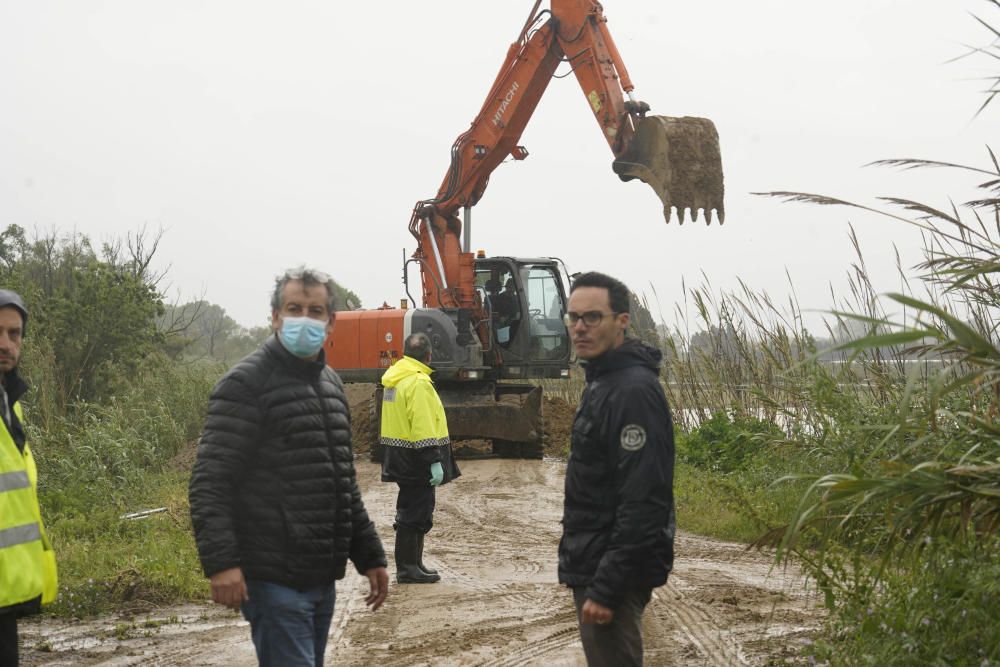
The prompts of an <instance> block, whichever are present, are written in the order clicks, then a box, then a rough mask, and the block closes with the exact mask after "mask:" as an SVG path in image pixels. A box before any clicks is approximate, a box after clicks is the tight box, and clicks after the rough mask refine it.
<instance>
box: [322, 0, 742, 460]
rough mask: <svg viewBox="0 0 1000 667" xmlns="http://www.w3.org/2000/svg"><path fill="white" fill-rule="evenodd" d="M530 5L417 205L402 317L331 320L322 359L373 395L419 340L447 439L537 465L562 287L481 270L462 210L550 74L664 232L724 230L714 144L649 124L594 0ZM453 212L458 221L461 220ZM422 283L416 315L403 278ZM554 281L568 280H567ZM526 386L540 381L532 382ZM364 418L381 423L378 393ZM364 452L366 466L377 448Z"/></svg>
mask: <svg viewBox="0 0 1000 667" xmlns="http://www.w3.org/2000/svg"><path fill="white" fill-rule="evenodd" d="M540 7H541V0H537V1H536V2H535V4H534V7H533V8H532V10H531V13H530V15H529V17H528V20H527V21H526V22H525V24H524V27H523V28H522V29H521V32H520V35H519V36H518V39H517V41H515V42H514V43H513V44H511V46H510V49H509V50H508V52H507V57H506V59H505V60H504V62H503V65H502V66H501V68H500V72H499V74H498V75H497V77H496V80H495V81H494V82H493V86H492V87H491V88H490V91H489V94H488V95H487V97H486V101H485V103H484V104H483V107H482V109H481V110H480V111H479V113H478V115H477V116H476V118H475V120H473V121H472V125H471V127H470V128H469V129H468V130H467V131H465V132H463V133H462V134H460V135H459V136H458V138H457V139H456V140H455V142H454V143H453V144H452V147H451V164H450V167H449V168H448V172H447V173H446V174H445V178H444V181H443V182H442V183H441V186H440V188H439V189H438V192H437V195H436V196H435V197H434V198H433V199H425V200H422V201H419V202H417V204H416V206H415V207H414V209H413V213H412V215H411V216H410V224H409V230H410V233H411V234H412V235H413V237H414V238H415V239H416V242H417V249H416V251H415V252H414V253H413V255H412V256H411V258H409V259H406V260H405V261H404V263H403V282H404V285H405V288H406V294H407V297H409V298H408V299H402V300H401V303H400V307H399V308H393V307H390V306H388V305H385V306H383V307H382V308H380V309H376V310H360V311H348V312H341V313H338V315H337V321H336V326H335V327H334V330H333V333H332V334H331V336H330V338H329V339H328V340H327V341H326V355H327V356H326V358H327V360H328V363H329V364H330V366H332V367H333V368H334V369H336V370H337V372H338V373H339V374H340V375H341V377H342V378H343V379H344V380H345V381H346V382H373V383H377V382H378V380H379V379H380V378H381V376H382V373H384V372H385V370H386V368H388V367H389V366H390V365H392V363H393V362H394V361H395V360H397V359H399V358H401V357H402V355H403V341H404V339H405V337H406V336H407V335H409V334H410V333H415V332H418V331H419V332H424V333H426V334H427V335H428V336H429V337H430V339H431V343H432V346H433V359H432V362H431V366H432V367H433V368H434V369H435V374H434V379H435V383H436V385H437V388H438V393H439V394H440V396H441V399H442V402H443V403H444V405H445V411H446V414H447V418H448V427H449V432H450V434H451V437H452V439H453V440H463V439H478V440H489V441H491V442H492V448H493V452H494V453H495V454H496V455H499V456H514V457H526V458H540V457H541V455H542V447H543V443H542V435H543V425H542V390H541V387H540V386H539V385H538V383H537V380H540V379H544V378H567V377H569V364H570V341H569V335H568V332H567V330H566V327H565V325H564V324H563V321H562V317H563V313H564V312H565V307H566V297H567V294H566V288H565V286H564V283H563V280H562V278H561V276H562V273H561V272H560V262H559V260H557V259H554V258H549V257H528V258H523V257H487V256H484V255H483V254H482V253H480V254H478V255H476V254H473V252H472V251H471V246H470V235H471V211H472V207H473V206H475V205H476V204H477V203H478V202H479V200H480V199H481V198H482V196H483V193H484V191H485V190H486V185H487V183H488V181H489V177H490V174H491V173H492V172H493V170H494V169H495V168H496V167H497V166H498V165H499V164H500V163H501V162H503V161H504V160H506V159H507V158H508V157H512V158H513V159H514V160H523V159H525V158H526V157H527V156H528V152H527V150H525V148H524V147H523V146H520V145H519V144H518V141H519V139H520V137H521V134H522V133H523V131H524V129H525V126H526V125H527V123H528V120H529V119H530V118H531V116H532V113H533V112H534V110H535V107H536V106H537V105H538V102H539V100H540V99H541V97H542V95H543V93H544V92H545V89H546V87H547V86H548V84H549V81H551V79H552V78H553V75H554V74H555V71H556V68H557V67H559V65H560V64H562V63H564V62H565V63H568V64H569V67H571V68H572V71H573V74H574V75H575V76H576V79H577V81H578V82H579V83H580V86H581V88H582V89H583V94H584V97H585V99H586V101H587V105H588V106H589V108H590V110H591V112H592V113H593V115H594V118H595V120H596V121H597V123H598V125H599V126H600V130H601V134H602V135H603V136H604V139H605V140H606V141H607V142H608V145H609V146H610V148H611V152H612V153H613V155H614V161H613V163H612V169H613V170H614V172H615V173H616V174H618V176H619V178H621V179H622V180H623V181H629V180H632V179H636V178H637V179H639V180H641V181H643V182H645V183H647V184H649V185H650V186H651V187H652V188H653V190H655V191H656V193H657V195H658V196H659V198H660V200H661V201H662V202H663V213H664V217H665V218H666V221H667V222H669V221H670V219H671V217H672V215H676V217H677V218H678V220H679V222H680V223H682V224H683V222H684V219H685V216H686V214H689V215H690V217H691V219H692V220H697V218H698V215H699V212H701V213H702V215H704V218H705V221H706V222H707V223H711V220H712V216H713V211H714V212H715V214H716V215H717V217H718V219H719V222H720V223H721V222H722V221H723V220H724V219H725V209H724V206H723V179H722V160H721V156H720V150H719V139H718V134H717V132H716V130H715V126H714V125H713V124H712V122H711V121H710V120H707V119H704V118H693V117H681V118H673V117H667V116H652V115H647V112H648V111H649V106H648V105H647V104H646V103H644V102H640V101H638V100H637V99H636V98H635V96H634V94H633V89H634V86H633V84H632V81H631V79H630V78H629V75H628V72H627V70H626V69H625V65H624V63H623V62H622V59H621V56H620V55H619V53H618V49H617V48H616V47H615V43H614V41H613V40H612V39H611V35H610V33H609V32H608V24H607V20H606V18H605V17H604V11H603V8H602V6H601V5H600V3H598V2H596V1H595V0H551V6H550V9H548V10H540ZM460 212H461V214H462V217H461V218H460V217H459V213H460ZM410 264H416V265H417V266H418V267H419V270H420V276H421V288H422V289H421V303H422V307H419V308H417V307H412V308H411V307H409V306H410V304H411V303H413V304H414V305H415V304H416V301H415V300H414V299H413V298H412V295H411V294H410V290H409V281H408V268H409V267H410ZM563 268H564V267H563ZM531 380H535V381H536V382H534V383H532V382H530V381H531ZM372 406H373V414H372V415H371V417H372V421H373V423H374V424H375V425H376V430H377V424H378V408H379V407H380V406H381V392H380V391H378V390H376V395H375V399H374V402H373V403H372ZM374 440H375V441H376V442H373V443H372V450H371V451H372V458H373V459H376V460H377V459H378V457H379V456H380V449H379V448H378V446H377V434H376V435H375V437H374Z"/></svg>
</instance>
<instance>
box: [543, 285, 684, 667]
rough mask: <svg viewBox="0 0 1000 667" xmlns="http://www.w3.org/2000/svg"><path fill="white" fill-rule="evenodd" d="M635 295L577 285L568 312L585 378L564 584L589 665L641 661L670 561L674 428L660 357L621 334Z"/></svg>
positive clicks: (562, 564) (569, 495) (574, 447)
mask: <svg viewBox="0 0 1000 667" xmlns="http://www.w3.org/2000/svg"><path fill="white" fill-rule="evenodd" d="M628 322H629V292H628V288H626V287H625V285H623V284H622V283H621V282H619V281H618V280H615V279H614V278H611V277H610V276H606V275H604V274H601V273H585V274H583V275H581V276H579V277H577V279H576V280H575V281H574V282H573V286H572V288H571V290H570V298H569V305H568V309H567V314H566V326H567V327H568V328H569V331H570V335H571V336H572V339H573V346H574V348H575V349H576V354H577V357H578V358H579V359H580V360H581V362H582V365H583V366H584V368H585V371H586V375H587V386H586V388H585V389H584V391H583V395H582V396H581V398H580V406H579V408H578V409H577V412H576V417H575V419H574V421H573V435H572V442H571V446H570V455H569V462H568V464H567V466H566V499H565V505H564V510H563V520H562V523H563V536H562V540H561V541H560V543H559V581H560V583H563V584H565V585H567V586H569V587H571V588H572V589H573V599H574V602H575V603H576V608H577V613H578V615H579V622H580V638H581V639H582V641H583V649H584V653H585V654H586V656H587V664H588V665H591V666H595V665H602V666H603V665H614V666H619V665H641V664H642V633H641V623H642V613H643V611H644V610H645V608H646V605H647V604H648V603H649V600H650V597H651V595H652V589H653V588H656V587H657V586H662V585H663V584H665V583H666V581H667V574H668V573H669V572H670V570H671V568H672V566H673V561H674V546H673V544H674V526H675V518H674V496H673V471H674V439H673V424H672V422H671V418H670V410H669V408H668V407H667V399H666V396H665V395H664V392H663V387H662V386H661V385H660V381H659V366H660V358H661V355H660V351H659V350H657V349H655V348H653V347H650V346H648V345H646V344H645V343H642V342H641V341H638V340H634V339H626V338H625V330H626V329H627V328H628Z"/></svg>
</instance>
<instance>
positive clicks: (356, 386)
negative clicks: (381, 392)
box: [344, 382, 378, 454]
mask: <svg viewBox="0 0 1000 667" xmlns="http://www.w3.org/2000/svg"><path fill="white" fill-rule="evenodd" d="M344 393H345V394H347V405H348V407H350V409H351V442H352V444H353V446H354V452H355V453H356V454H367V453H368V452H369V451H371V448H372V443H373V442H375V439H376V438H377V437H378V424H375V423H373V415H374V412H375V411H374V410H372V400H374V398H375V385H374V384H370V383H365V382H352V383H350V384H345V385H344Z"/></svg>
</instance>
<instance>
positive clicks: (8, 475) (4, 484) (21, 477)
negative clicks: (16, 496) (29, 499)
mask: <svg viewBox="0 0 1000 667" xmlns="http://www.w3.org/2000/svg"><path fill="white" fill-rule="evenodd" d="M29 486H31V480H30V479H28V471H27V470H15V471H13V472H4V473H0V493H3V492H4V491H15V490H17V489H26V488H28V487H29Z"/></svg>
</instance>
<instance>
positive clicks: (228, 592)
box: [209, 567, 250, 610]
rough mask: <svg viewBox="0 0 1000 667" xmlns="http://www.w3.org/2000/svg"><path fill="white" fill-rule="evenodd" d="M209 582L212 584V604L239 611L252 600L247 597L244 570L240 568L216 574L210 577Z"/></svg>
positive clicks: (232, 568)
mask: <svg viewBox="0 0 1000 667" xmlns="http://www.w3.org/2000/svg"><path fill="white" fill-rule="evenodd" d="M209 581H210V582H211V584H212V602H218V603H219V604H224V605H226V606H227V607H229V608H230V609H236V610H239V608H240V605H241V604H243V603H244V602H245V601H247V600H249V599H250V596H249V595H247V583H246V581H244V579H243V570H241V569H240V568H238V567H231V568H229V569H228V570H223V571H222V572H216V573H215V574H213V575H212V576H211V577H209Z"/></svg>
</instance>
